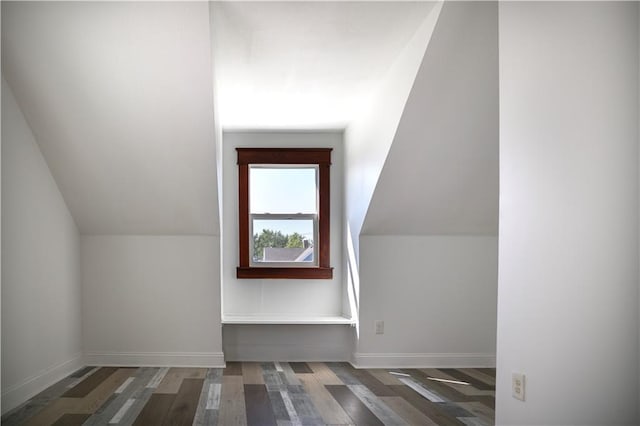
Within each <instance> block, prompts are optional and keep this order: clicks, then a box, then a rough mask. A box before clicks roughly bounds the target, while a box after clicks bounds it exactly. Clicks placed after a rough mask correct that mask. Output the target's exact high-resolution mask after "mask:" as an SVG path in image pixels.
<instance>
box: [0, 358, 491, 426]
mask: <svg viewBox="0 0 640 426" xmlns="http://www.w3.org/2000/svg"><path fill="white" fill-rule="evenodd" d="M393 373H401V374H393ZM494 406H495V369H491V368H481V369H454V368H443V369H434V368H429V369H395V370H388V369H356V368H353V367H352V366H351V365H350V364H348V363H341V362H328V363H323V362H308V363H307V362H291V363H287V362H262V363H259V362H228V363H227V368H225V369H222V368H211V369H206V368H151V367H141V368H114V367H101V368H99V367H85V368H83V369H81V370H78V371H77V372H75V373H73V374H71V375H70V376H69V377H67V378H65V379H63V380H62V381H60V382H58V383H56V384H55V385H53V386H51V387H50V388H49V389H47V390H45V391H44V392H42V393H40V394H39V395H36V396H35V397H34V398H32V399H31V400H29V401H27V402H26V403H25V404H23V405H22V406H21V407H18V408H17V409H15V410H13V411H11V412H9V413H7V414H6V415H5V416H3V417H2V425H70V426H74V425H87V426H92V425H149V426H156V425H198V426H199V425H221V426H233V425H247V426H254V425H255V426H267V425H273V426H294V425H310V426H314V425H318V426H319V425H356V426H360V425H365V426H374V425H492V424H494V418H495V413H494Z"/></svg>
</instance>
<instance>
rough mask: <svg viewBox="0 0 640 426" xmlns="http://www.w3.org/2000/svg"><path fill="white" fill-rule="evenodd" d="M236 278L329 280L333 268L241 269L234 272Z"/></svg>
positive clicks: (240, 267) (241, 267) (331, 276)
mask: <svg viewBox="0 0 640 426" xmlns="http://www.w3.org/2000/svg"><path fill="white" fill-rule="evenodd" d="M236 277H237V278H248V279H256V278H267V279H297V280H330V279H332V278H333V268H264V267H262V268H261V267H243V266H239V267H238V269H237V270H236Z"/></svg>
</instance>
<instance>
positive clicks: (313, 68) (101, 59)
mask: <svg viewBox="0 0 640 426" xmlns="http://www.w3.org/2000/svg"><path fill="white" fill-rule="evenodd" d="M432 6H433V4H432V3H429V2H348V1H347V2H324V1H318V2H213V3H207V2H2V60H3V61H2V66H3V75H4V76H5V78H6V80H7V82H8V84H9V85H10V86H11V88H12V89H13V91H14V93H15V95H16V98H17V101H18V103H19V105H20V107H21V109H22V110H23V112H24V114H25V116H26V118H27V120H28V122H29V125H30V127H31V128H32V130H33V132H34V135H35V137H36V139H37V141H38V144H39V145H40V148H41V150H42V152H43V154H44V156H45V159H46V160H47V163H48V165H49V167H50V169H51V171H52V174H53V176H54V178H55V180H56V182H57V184H58V186H59V188H60V190H61V192H62V194H63V197H64V199H65V201H66V203H67V205H68V207H69V209H70V211H71V213H72V215H73V217H74V219H75V220H76V223H77V224H78V227H79V229H80V232H81V233H83V234H218V233H219V224H218V222H219V216H218V208H217V207H218V206H217V193H216V191H217V187H218V185H217V183H216V158H215V146H216V143H215V140H214V138H215V131H214V127H215V124H216V123H214V93H213V91H214V87H213V86H214V81H213V78H212V75H214V74H215V75H216V76H217V77H216V83H215V87H216V94H215V100H216V104H217V106H218V107H219V108H218V111H217V112H218V113H219V116H220V118H221V120H220V122H219V123H217V124H222V125H223V126H226V127H235V128H281V129H282V128H298V129H299V128H327V127H329V128H336V127H344V126H345V125H346V124H347V123H348V122H349V121H350V120H352V119H353V118H354V116H355V115H357V114H358V113H359V112H360V110H361V109H362V106H363V105H366V104H367V102H368V101H370V97H371V93H372V92H373V91H374V90H373V89H374V88H375V86H376V85H377V84H379V81H380V79H382V78H384V76H385V75H386V73H387V72H388V70H389V68H390V67H391V64H392V63H393V62H394V61H395V59H396V57H397V56H398V55H399V54H400V52H401V51H402V49H403V47H404V46H405V45H406V43H407V42H408V41H409V40H410V39H411V38H412V36H413V34H414V33H415V32H416V30H417V28H418V27H419V26H420V24H421V23H422V22H423V20H424V19H425V17H426V16H427V15H428V13H429V11H430V10H431V8H432ZM210 8H211V9H210ZM209 12H211V17H212V18H211V19H210V15H209ZM212 40H213V42H212ZM212 51H213V52H214V54H213V55H214V57H215V65H216V66H215V70H214V69H213V65H214V64H213V62H214V61H212ZM212 71H215V73H214V72H212Z"/></svg>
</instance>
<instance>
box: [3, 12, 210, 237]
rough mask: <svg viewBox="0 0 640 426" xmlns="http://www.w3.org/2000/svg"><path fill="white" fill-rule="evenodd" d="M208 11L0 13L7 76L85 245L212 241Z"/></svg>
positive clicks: (4, 64) (4, 72) (4, 73)
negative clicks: (188, 238) (109, 237)
mask: <svg viewBox="0 0 640 426" xmlns="http://www.w3.org/2000/svg"><path fill="white" fill-rule="evenodd" d="M209 31H210V27H209V12H208V5H207V3H204V2H184V3H183V2H158V3H155V2H154V3H147V2H139V3H138V2H19V3H18V2H16V3H11V2H3V3H2V66H3V75H4V76H5V78H6V80H7V82H8V83H9V85H10V86H11V87H12V89H13V91H14V93H15V96H16V98H17V100H18V103H19V105H20V107H21V108H22V110H23V112H24V114H25V116H26V118H27V121H28V123H29V125H30V127H31V129H32V131H33V133H34V135H35V137H36V140H37V142H38V144H39V145H40V148H41V150H42V152H43V154H44V157H45V159H46V160H47V163H48V165H49V168H50V169H51V172H52V174H53V176H54V178H55V180H56V182H57V183H58V187H59V188H60V190H61V192H62V195H63V197H64V199H65V201H66V203H67V205H68V207H69V209H70V211H71V213H72V215H73V217H74V219H75V221H76V223H77V225H78V227H79V229H80V232H81V233H85V234H216V233H218V214H217V211H218V210H217V204H216V202H217V197H216V184H215V182H216V170H215V165H216V161H215V142H214V119H213V116H214V114H213V112H214V111H213V89H212V86H213V82H212V63H211V53H210V37H209V34H210V32H209Z"/></svg>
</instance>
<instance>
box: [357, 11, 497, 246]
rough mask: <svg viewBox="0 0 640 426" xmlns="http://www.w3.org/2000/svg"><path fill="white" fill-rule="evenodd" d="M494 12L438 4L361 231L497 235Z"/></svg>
mask: <svg viewBox="0 0 640 426" xmlns="http://www.w3.org/2000/svg"><path fill="white" fill-rule="evenodd" d="M498 128H499V126H498V10H497V5H496V3H491V2H471V3H468V2H448V3H445V5H444V6H443V8H442V11H441V13H440V16H439V18H438V24H437V26H436V28H435V31H434V32H433V34H432V36H431V40H430V42H429V46H428V48H427V51H426V54H425V57H424V59H423V62H422V65H421V67H420V69H419V71H418V74H417V76H416V79H415V81H414V84H413V88H412V91H411V93H410V95H409V98H408V100H407V103H406V105H405V107H404V112H403V115H402V118H401V119H400V123H399V125H398V129H397V132H396V135H395V138H394V140H393V144H392V145H391V148H390V150H389V154H388V156H387V159H386V162H385V165H384V167H383V169H382V173H381V174H380V177H379V179H378V183H377V186H376V190H375V193H374V195H373V198H372V200H371V203H370V204H369V210H368V211H367V217H366V220H365V223H364V226H363V228H362V232H363V233H364V234H374V235H375V234H388V235H434V234H435V235H445V234H466V235H497V233H498V181H499V176H498V171H499V164H498V139H499V134H498Z"/></svg>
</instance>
